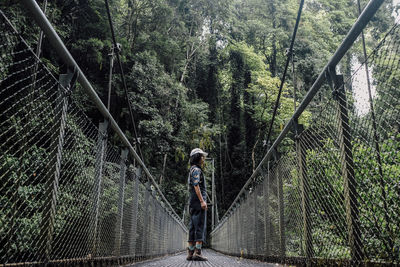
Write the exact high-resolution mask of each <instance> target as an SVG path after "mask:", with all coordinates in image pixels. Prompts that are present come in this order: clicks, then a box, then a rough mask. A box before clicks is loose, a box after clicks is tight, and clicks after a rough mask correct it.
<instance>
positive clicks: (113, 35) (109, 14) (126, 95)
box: [104, 0, 144, 162]
mask: <svg viewBox="0 0 400 267" xmlns="http://www.w3.org/2000/svg"><path fill="white" fill-rule="evenodd" d="M104 2H105V5H106V9H107V16H108V21H109V23H110V29H111V35H112V41H113V45H114V47H115V48H116V47H117V41H116V39H115V32H114V26H113V23H112V19H111V13H110V7H109V5H108V0H104ZM115 54H116V56H117V61H118V65H119V70H120V72H121V78H122V83H123V85H124V90H125V98H126V101H127V102H128V108H129V115H130V118H131V123H132V125H133V130H134V134H135V141H136V144H137V148H138V150H139V154H140V157H141V158H142V161H143V162H144V158H143V154H142V150H141V149H140V142H139V139H138V134H137V131H136V124H135V119H134V117H133V112H132V106H131V103H130V101H129V97H128V89H127V86H126V80H125V75H124V70H123V68H122V63H121V59H120V57H119V53H118V52H117V53H115Z"/></svg>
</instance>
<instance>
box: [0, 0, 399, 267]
mask: <svg viewBox="0 0 400 267" xmlns="http://www.w3.org/2000/svg"><path fill="white" fill-rule="evenodd" d="M21 2H22V3H23V4H24V6H25V7H26V8H27V9H28V10H29V12H30V14H31V16H32V18H33V19H34V21H35V23H36V24H37V25H38V26H39V27H40V28H41V30H42V31H43V33H44V35H45V36H46V38H48V39H49V42H50V43H51V45H52V47H53V49H54V51H55V52H56V53H57V54H58V55H59V56H60V58H61V59H62V61H63V64H65V65H66V66H68V67H69V70H70V72H67V73H59V74H58V75H59V77H55V74H54V70H49V69H48V67H47V65H46V63H45V62H43V61H42V60H41V59H40V58H39V57H37V56H36V53H35V52H34V51H33V50H32V48H31V45H30V44H28V43H27V42H26V41H25V40H24V39H23V38H22V36H21V34H20V33H19V32H18V31H17V29H16V28H15V27H14V25H13V24H12V23H11V22H10V20H9V18H7V16H6V15H5V14H4V13H3V12H1V14H0V25H1V26H0V27H1V32H0V40H1V41H0V70H1V71H0V127H1V128H0V129H1V131H0V151H1V154H0V181H1V182H0V263H1V264H2V266H36V265H54V266H56V265H63V266H70V265H71V266H73V265H81V266H86V265H87V266H89V265H91V266H99V265H105V266H111V265H129V264H134V265H138V266H186V265H192V266H206V265H207V266H236V265H238V266H239V265H248V266H268V263H266V262H269V263H281V264H293V265H346V266H353V265H366V266H373V265H399V263H400V254H399V253H400V252H399V250H400V171H399V170H400V169H399V166H400V89H399V85H400V70H399V62H400V60H399V59H400V58H399V54H398V51H399V47H400V44H399V42H400V38H399V36H400V29H399V26H398V24H395V25H393V27H391V29H390V30H389V31H388V32H387V33H386V35H385V37H384V38H383V39H382V40H381V42H380V43H379V44H378V46H376V48H375V49H373V50H372V51H371V52H370V53H369V55H367V53H366V51H365V50H364V59H363V61H362V64H361V66H360V67H359V68H357V69H356V70H354V72H353V75H352V76H351V77H343V75H341V74H337V73H336V69H337V66H338V65H340V62H341V60H342V58H343V57H344V55H346V53H348V51H349V49H351V48H352V47H353V46H354V44H355V42H356V40H357V38H362V40H363V30H364V29H365V27H366V26H367V24H368V22H369V21H370V20H371V18H373V16H374V14H375V13H376V11H377V10H378V9H379V7H380V5H381V4H382V3H383V1H379V0H371V1H370V2H369V4H368V5H367V6H366V7H365V9H364V10H363V12H362V13H361V14H360V16H359V18H358V20H357V21H356V22H355V24H354V25H353V27H352V28H351V29H350V31H349V32H348V34H347V36H346V37H345V39H344V40H343V42H342V44H341V45H340V47H338V48H337V50H336V52H335V53H334V55H333V56H332V57H331V59H330V60H329V62H327V63H326V66H325V67H324V69H323V70H322V71H321V73H320V75H319V76H318V78H317V80H316V81H315V82H314V84H313V86H312V87H311V88H310V89H309V90H308V93H307V94H306V96H305V97H304V99H303V100H302V102H301V104H300V106H298V107H297V108H296V110H295V112H294V113H293V115H292V117H291V118H290V120H288V121H287V122H286V124H285V126H284V127H283V130H282V132H281V133H280V135H279V136H278V138H277V139H276V140H274V143H273V144H272V145H270V146H269V148H268V152H267V153H266V154H265V156H264V158H263V159H262V161H261V162H260V163H259V165H258V166H257V168H256V169H255V170H254V172H253V174H252V175H251V177H250V178H249V179H248V181H247V182H246V184H245V186H244V187H243V188H242V190H241V191H240V193H239V194H238V196H237V197H236V199H235V201H234V202H233V203H232V205H231V206H230V208H229V209H228V210H227V212H226V213H225V214H224V215H223V216H222V218H221V219H219V220H217V223H216V225H215V226H214V227H213V229H212V232H211V234H210V242H209V244H210V247H211V249H208V250H206V251H205V254H206V256H208V257H209V258H210V261H209V262H208V263H200V262H187V261H186V260H185V255H184V254H183V251H184V250H185V249H186V246H187V244H186V241H187V232H188V230H187V226H186V224H185V221H184V220H183V219H182V218H180V216H178V214H177V213H176V212H175V211H174V209H173V208H172V206H171V205H170V203H169V202H168V200H167V199H166V198H165V196H164V195H163V193H162V191H161V190H160V188H159V187H158V185H157V183H156V182H155V179H154V177H153V176H152V174H151V173H150V171H149V169H148V168H147V167H146V165H145V164H144V163H143V161H142V160H141V157H140V156H139V155H138V154H137V152H136V149H135V147H134V145H133V144H131V143H130V142H129V141H128V138H127V137H126V136H125V135H124V133H123V131H122V130H121V128H120V127H119V125H118V124H117V123H116V121H115V120H114V118H113V117H112V116H111V115H110V113H109V112H108V109H107V108H106V107H105V106H104V104H103V103H102V101H101V100H100V98H99V96H98V95H97V94H96V92H95V90H94V88H93V86H92V84H91V83H90V81H89V80H88V79H87V78H86V76H85V74H84V73H83V72H82V70H81V69H80V68H79V66H78V64H77V63H76V61H75V59H74V58H73V57H72V56H71V54H70V53H69V52H68V50H67V49H66V48H65V45H64V43H63V42H62V41H61V39H60V37H59V36H58V35H57V33H56V31H55V30H54V28H53V26H52V25H51V23H50V22H49V21H48V20H47V18H46V16H45V14H44V13H43V12H42V10H41V9H40V8H39V6H38V5H37V4H36V2H35V1H33V0H23V1H21ZM360 77H361V78H360ZM359 79H361V80H362V81H361V84H362V86H359V87H360V88H361V90H363V93H362V94H361V95H358V96H357V95H355V93H354V92H353V91H352V89H351V88H349V87H348V86H347V84H349V82H353V84H357V82H358V83H360V81H358V80H359ZM78 89H80V90H82V91H84V92H85V93H86V94H87V96H88V99H89V100H90V101H91V103H92V104H94V105H96V107H97V109H98V112H99V114H101V115H102V116H103V120H102V121H101V122H100V123H99V124H98V125H96V124H94V123H93V122H92V120H91V119H90V118H89V117H88V116H87V114H85V112H84V110H83V108H82V107H81V106H80V105H79V104H78V102H77V101H76V99H74V94H73V93H74V90H78ZM89 100H88V101H89ZM310 111H313V112H314V113H317V114H319V116H316V117H315V118H313V119H312V120H311V121H309V122H307V123H306V124H304V125H303V124H301V121H302V117H303V116H308V115H307V114H310ZM111 135H113V136H117V137H118V138H119V140H118V141H117V142H115V141H113V142H111V140H110V138H109V137H110V136H111ZM116 143H118V144H119V145H116ZM283 143H285V146H282V144H283ZM282 147H284V149H281V148H282ZM214 212H215V211H214ZM214 215H215V214H213V216H214ZM168 255H169V256H168Z"/></svg>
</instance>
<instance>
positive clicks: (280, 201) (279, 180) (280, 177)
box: [274, 151, 286, 260]
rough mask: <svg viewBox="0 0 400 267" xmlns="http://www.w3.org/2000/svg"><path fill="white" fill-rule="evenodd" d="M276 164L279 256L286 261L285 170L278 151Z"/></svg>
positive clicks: (275, 155) (275, 154)
mask: <svg viewBox="0 0 400 267" xmlns="http://www.w3.org/2000/svg"><path fill="white" fill-rule="evenodd" d="M274 157H275V161H276V162H277V164H276V181H277V188H278V210H279V245H280V246H279V254H280V256H281V258H282V260H283V259H284V257H285V255H286V243H285V242H286V241H285V217H284V216H285V207H284V200H283V171H282V170H281V168H283V166H282V164H281V163H280V162H279V158H280V155H279V153H278V152H277V151H275V153H274Z"/></svg>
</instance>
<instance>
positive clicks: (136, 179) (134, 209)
mask: <svg viewBox="0 0 400 267" xmlns="http://www.w3.org/2000/svg"><path fill="white" fill-rule="evenodd" d="M140 175H141V168H140V167H138V168H136V170H135V173H134V175H133V177H134V179H133V196H132V224H131V229H130V230H131V235H130V236H131V240H130V242H129V248H130V249H129V255H132V256H136V254H137V253H136V252H137V251H136V243H137V238H136V234H137V220H138V209H139V183H140V180H139V179H140Z"/></svg>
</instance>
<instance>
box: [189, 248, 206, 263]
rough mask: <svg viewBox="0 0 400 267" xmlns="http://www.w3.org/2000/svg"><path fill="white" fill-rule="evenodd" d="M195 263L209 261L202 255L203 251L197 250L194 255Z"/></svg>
mask: <svg viewBox="0 0 400 267" xmlns="http://www.w3.org/2000/svg"><path fill="white" fill-rule="evenodd" d="M192 259H193V260H194V261H208V259H207V258H206V257H204V256H202V255H201V249H197V248H196V249H195V250H194V253H193V258H192Z"/></svg>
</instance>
